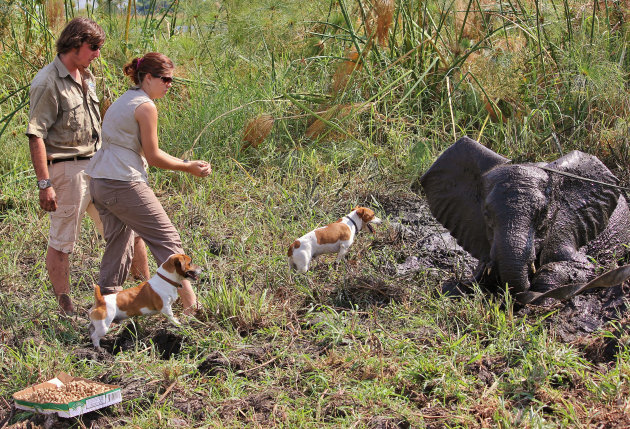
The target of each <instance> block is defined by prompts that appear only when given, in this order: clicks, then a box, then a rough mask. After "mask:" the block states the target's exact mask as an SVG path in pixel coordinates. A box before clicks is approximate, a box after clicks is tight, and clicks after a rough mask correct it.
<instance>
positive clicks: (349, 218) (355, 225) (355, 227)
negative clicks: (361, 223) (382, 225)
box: [344, 216, 359, 233]
mask: <svg viewBox="0 0 630 429" xmlns="http://www.w3.org/2000/svg"><path fill="white" fill-rule="evenodd" d="M344 217H345V218H346V219H348V220H349V221H350V222H352V225H354V229H355V230H356V232H357V233H358V232H359V227H358V226H357V224H356V223H354V221H353V220H352V218H351V217H348V216H344Z"/></svg>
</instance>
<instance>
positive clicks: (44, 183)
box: [37, 179, 52, 189]
mask: <svg viewBox="0 0 630 429" xmlns="http://www.w3.org/2000/svg"><path fill="white" fill-rule="evenodd" d="M51 186H52V183H51V182H50V179H42V180H38V181H37V187H38V188H39V189H46V188H50V187H51Z"/></svg>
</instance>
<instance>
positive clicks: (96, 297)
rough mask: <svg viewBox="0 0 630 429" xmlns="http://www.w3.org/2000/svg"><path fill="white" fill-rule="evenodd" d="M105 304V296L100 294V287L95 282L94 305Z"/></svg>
mask: <svg viewBox="0 0 630 429" xmlns="http://www.w3.org/2000/svg"><path fill="white" fill-rule="evenodd" d="M102 305H105V298H103V295H101V287H100V286H99V285H97V284H95V285H94V307H100V306H102Z"/></svg>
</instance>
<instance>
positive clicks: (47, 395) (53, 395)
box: [18, 380, 111, 404]
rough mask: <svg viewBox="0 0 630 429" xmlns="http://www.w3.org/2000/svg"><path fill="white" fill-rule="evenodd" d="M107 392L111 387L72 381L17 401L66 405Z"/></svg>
mask: <svg viewBox="0 0 630 429" xmlns="http://www.w3.org/2000/svg"><path fill="white" fill-rule="evenodd" d="M108 390H111V387H109V386H105V385H103V384H98V383H89V382H87V381H83V380H74V381H71V382H69V383H68V384H64V385H63V386H60V387H49V388H46V389H40V390H36V391H34V392H30V394H28V395H25V396H24V397H22V398H18V399H21V400H23V401H28V402H38V403H40V404H43V403H50V404H66V403H68V402H74V401H78V400H79V399H83V398H87V397H90V396H94V395H99V394H101V393H103V392H107V391H108Z"/></svg>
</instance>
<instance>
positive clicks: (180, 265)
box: [175, 255, 192, 276]
mask: <svg viewBox="0 0 630 429" xmlns="http://www.w3.org/2000/svg"><path fill="white" fill-rule="evenodd" d="M191 261H192V259H190V256H187V255H177V258H176V259H175V268H176V269H177V271H178V273H179V274H181V275H182V276H185V275H186V271H187V270H188V267H189V266H190V262H191Z"/></svg>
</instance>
